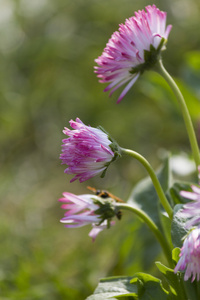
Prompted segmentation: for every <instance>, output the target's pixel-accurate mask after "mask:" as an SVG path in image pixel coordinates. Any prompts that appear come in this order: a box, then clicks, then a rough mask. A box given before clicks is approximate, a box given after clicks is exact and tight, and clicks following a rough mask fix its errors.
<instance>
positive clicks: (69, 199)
mask: <svg viewBox="0 0 200 300" xmlns="http://www.w3.org/2000/svg"><path fill="white" fill-rule="evenodd" d="M63 196H64V197H63V198H60V199H59V201H60V202H63V204H62V206H61V207H62V208H63V209H65V210H66V212H65V215H64V217H63V218H62V219H61V220H60V221H61V223H64V224H65V227H68V228H77V227H82V226H85V225H88V224H91V225H92V227H93V228H92V230H91V231H90V233H89V236H90V237H92V239H93V241H94V240H95V238H96V236H97V235H98V234H99V233H100V232H101V231H102V230H103V229H105V228H109V227H110V226H112V225H114V224H115V222H114V221H111V218H112V217H114V216H115V214H116V212H115V208H114V206H111V205H108V202H105V203H104V201H103V200H102V199H101V198H100V197H98V196H93V195H89V194H84V195H79V196H77V195H74V194H71V193H67V192H65V193H63ZM98 203H99V204H98ZM105 205H106V208H107V209H105ZM101 207H103V210H102V212H101Z"/></svg>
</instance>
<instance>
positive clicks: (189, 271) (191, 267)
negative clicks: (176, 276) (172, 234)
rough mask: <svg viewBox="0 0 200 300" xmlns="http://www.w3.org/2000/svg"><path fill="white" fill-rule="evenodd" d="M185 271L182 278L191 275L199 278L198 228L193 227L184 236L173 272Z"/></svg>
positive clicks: (199, 229)
mask: <svg viewBox="0 0 200 300" xmlns="http://www.w3.org/2000/svg"><path fill="white" fill-rule="evenodd" d="M178 271H185V275H184V280H188V279H189V278H190V277H192V282H193V281H194V280H195V278H196V279H197V280H198V281H199V279H200V228H196V229H193V230H192V231H191V232H190V233H189V235H188V236H187V237H186V239H185V240H184V243H183V247H182V248H181V253H180V259H179V261H178V263H177V265H176V267H175V269H174V272H175V273H177V272H178Z"/></svg>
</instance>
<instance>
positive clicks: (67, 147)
mask: <svg viewBox="0 0 200 300" xmlns="http://www.w3.org/2000/svg"><path fill="white" fill-rule="evenodd" d="M69 123H70V125H71V127H72V128H73V129H74V130H70V129H68V128H65V130H63V132H64V134H66V135H68V136H69V137H68V138H67V139H63V145H62V154H61V155H60V159H61V160H62V164H66V165H68V168H67V169H65V171H64V172H65V173H67V174H75V177H74V178H73V179H72V180H71V181H70V182H72V181H74V180H76V179H79V181H80V182H83V181H85V180H88V179H90V178H91V177H93V176H95V175H97V174H99V173H102V176H103V175H104V173H105V171H106V169H107V168H108V166H109V164H110V163H111V162H112V161H113V160H115V159H116V157H117V156H119V155H120V154H119V152H117V150H116V147H117V146H116V145H117V144H116V143H114V142H113V141H112V140H111V138H110V137H109V136H108V134H106V133H105V132H104V131H102V130H101V129H99V128H93V127H90V126H86V125H85V124H84V123H83V122H82V121H81V120H80V119H78V118H77V119H76V121H73V120H71V121H70V122H69Z"/></svg>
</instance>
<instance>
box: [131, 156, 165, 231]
mask: <svg viewBox="0 0 200 300" xmlns="http://www.w3.org/2000/svg"><path fill="white" fill-rule="evenodd" d="M157 177H158V180H159V182H160V184H161V186H162V188H163V190H164V191H166V190H167V189H168V188H169V181H170V172H169V159H168V158H167V159H166V160H165V161H164V163H163V166H162V167H161V168H160V169H159V170H158V172H157ZM128 203H129V204H132V205H136V206H137V207H138V208H140V209H141V210H143V211H144V212H145V213H146V214H147V215H148V216H149V217H150V218H151V219H152V220H153V221H154V222H155V224H156V225H157V226H158V227H159V229H160V230H162V225H161V221H160V200H159V198H158V195H157V193H156V190H155V188H154V185H153V183H152V181H151V179H150V177H147V178H145V179H143V180H141V181H140V182H139V183H138V184H137V185H136V186H135V187H134V189H133V191H132V193H131V196H130V197H129V200H128Z"/></svg>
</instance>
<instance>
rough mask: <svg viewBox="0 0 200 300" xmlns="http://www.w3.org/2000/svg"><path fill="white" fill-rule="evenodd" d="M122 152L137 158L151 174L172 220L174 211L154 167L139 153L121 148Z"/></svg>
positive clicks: (161, 200)
mask: <svg viewBox="0 0 200 300" xmlns="http://www.w3.org/2000/svg"><path fill="white" fill-rule="evenodd" d="M121 152H122V154H123V153H124V154H128V155H130V156H132V157H134V158H136V159H137V160H138V161H139V162H140V163H142V165H143V166H144V167H145V169H146V170H147V172H148V173H149V176H150V177H151V180H152V182H153V185H154V187H155V189H156V192H157V194H158V197H159V199H160V202H161V203H162V205H163V207H164V209H165V210H166V212H167V213H168V215H169V217H170V219H172V217H173V210H172V208H171V206H170V204H169V202H168V200H167V198H166V197H165V194H164V192H163V189H162V187H161V185H160V182H159V180H158V178H157V176H156V174H155V172H154V170H153V168H152V166H151V165H150V164H149V162H148V161H147V160H146V159H145V158H144V157H143V156H142V155H140V154H139V153H137V152H135V151H132V150H129V149H124V148H121Z"/></svg>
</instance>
